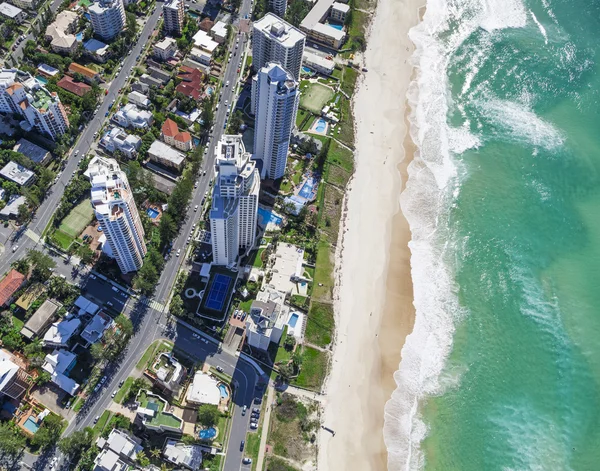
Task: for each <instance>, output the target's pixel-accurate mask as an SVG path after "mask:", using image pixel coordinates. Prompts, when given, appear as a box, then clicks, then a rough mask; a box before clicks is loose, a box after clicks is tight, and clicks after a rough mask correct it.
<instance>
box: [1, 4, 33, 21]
mask: <svg viewBox="0 0 600 471" xmlns="http://www.w3.org/2000/svg"><path fill="white" fill-rule="evenodd" d="M0 16H2V17H4V18H6V19H8V20H13V21H14V22H15V23H17V24H19V25H20V24H21V23H23V21H25V19H26V18H27V15H26V14H25V12H24V11H23V10H21V9H20V8H17V7H16V6H14V5H11V4H10V3H6V2H3V3H0Z"/></svg>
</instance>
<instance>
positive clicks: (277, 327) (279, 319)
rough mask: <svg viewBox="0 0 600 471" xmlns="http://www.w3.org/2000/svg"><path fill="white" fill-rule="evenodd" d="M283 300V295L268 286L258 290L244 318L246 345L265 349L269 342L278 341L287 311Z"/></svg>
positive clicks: (267, 347)
mask: <svg viewBox="0 0 600 471" xmlns="http://www.w3.org/2000/svg"><path fill="white" fill-rule="evenodd" d="M284 300H285V295H284V294H283V293H280V292H279V291H275V290H273V289H270V288H266V289H265V290H264V291H259V293H258V294H257V296H256V300H255V301H253V302H252V306H251V307H250V313H249V315H248V317H247V318H246V341H247V342H248V345H250V346H251V347H253V348H257V349H259V350H263V351H267V350H268V349H269V344H270V343H271V342H273V343H279V341H280V340H281V335H282V333H283V329H284V327H285V321H286V317H287V312H288V310H287V309H285V307H284Z"/></svg>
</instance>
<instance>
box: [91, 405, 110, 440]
mask: <svg viewBox="0 0 600 471" xmlns="http://www.w3.org/2000/svg"><path fill="white" fill-rule="evenodd" d="M110 416H111V412H110V411H109V410H105V411H104V412H102V415H101V416H100V419H99V420H98V422H97V423H96V425H94V435H96V436H98V435H100V434H101V433H102V430H104V427H105V426H106V424H107V423H108V421H109V419H110Z"/></svg>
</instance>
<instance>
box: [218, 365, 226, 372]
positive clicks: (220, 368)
mask: <svg viewBox="0 0 600 471" xmlns="http://www.w3.org/2000/svg"><path fill="white" fill-rule="evenodd" d="M217 371H218V372H219V373H224V372H225V370H224V369H223V367H222V366H217Z"/></svg>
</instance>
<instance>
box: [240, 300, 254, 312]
mask: <svg viewBox="0 0 600 471" xmlns="http://www.w3.org/2000/svg"><path fill="white" fill-rule="evenodd" d="M252 301H254V299H252V298H250V299H247V300H246V301H242V302H241V303H240V304H239V305H238V309H241V310H242V311H244V312H250V308H251V307H252Z"/></svg>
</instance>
